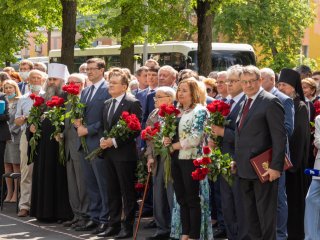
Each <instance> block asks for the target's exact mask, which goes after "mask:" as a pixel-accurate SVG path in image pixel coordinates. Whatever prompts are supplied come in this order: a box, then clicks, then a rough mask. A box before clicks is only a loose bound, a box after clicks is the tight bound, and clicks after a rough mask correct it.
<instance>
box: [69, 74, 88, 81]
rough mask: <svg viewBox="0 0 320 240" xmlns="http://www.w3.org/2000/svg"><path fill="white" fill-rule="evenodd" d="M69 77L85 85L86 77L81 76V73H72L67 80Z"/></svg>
mask: <svg viewBox="0 0 320 240" xmlns="http://www.w3.org/2000/svg"><path fill="white" fill-rule="evenodd" d="M70 77H74V78H76V79H78V80H79V81H81V82H82V83H85V82H86V76H84V75H83V74H81V73H72V74H71V75H70V76H69V77H68V80H69V78H70Z"/></svg>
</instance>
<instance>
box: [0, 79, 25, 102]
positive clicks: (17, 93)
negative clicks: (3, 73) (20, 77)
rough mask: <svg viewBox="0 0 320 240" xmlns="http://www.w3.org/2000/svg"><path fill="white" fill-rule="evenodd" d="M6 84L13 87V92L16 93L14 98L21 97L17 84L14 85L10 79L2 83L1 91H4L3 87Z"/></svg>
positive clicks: (14, 82)
mask: <svg viewBox="0 0 320 240" xmlns="http://www.w3.org/2000/svg"><path fill="white" fill-rule="evenodd" d="M6 84H9V85H11V86H13V87H14V90H15V92H16V98H19V97H21V92H20V89H19V87H18V84H17V83H16V81H14V80H11V79H8V80H5V81H4V82H3V86H2V87H3V89H4V87H5V85H6Z"/></svg>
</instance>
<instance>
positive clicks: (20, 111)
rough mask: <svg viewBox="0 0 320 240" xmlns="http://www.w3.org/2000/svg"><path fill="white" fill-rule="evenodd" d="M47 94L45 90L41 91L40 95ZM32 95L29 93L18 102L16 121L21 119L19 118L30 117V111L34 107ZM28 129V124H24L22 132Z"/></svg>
mask: <svg viewBox="0 0 320 240" xmlns="http://www.w3.org/2000/svg"><path fill="white" fill-rule="evenodd" d="M44 93H45V92H44V91H43V90H40V92H39V95H42V94H44ZM30 95H31V92H28V93H26V94H24V95H23V96H22V97H21V98H20V99H19V101H18V104H17V111H16V115H15V117H14V118H15V119H17V118H19V117H22V116H24V117H28V116H29V113H30V110H31V108H32V106H33V100H32V99H31V98H30V97H29V96H30ZM24 129H26V124H23V125H22V126H21V130H24Z"/></svg>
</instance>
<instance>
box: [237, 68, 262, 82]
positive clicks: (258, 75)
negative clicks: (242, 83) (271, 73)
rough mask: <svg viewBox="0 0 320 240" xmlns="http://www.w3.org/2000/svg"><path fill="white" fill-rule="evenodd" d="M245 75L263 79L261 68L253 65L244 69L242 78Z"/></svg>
mask: <svg viewBox="0 0 320 240" xmlns="http://www.w3.org/2000/svg"><path fill="white" fill-rule="evenodd" d="M245 74H250V75H256V78H257V79H260V78H261V73H260V70H259V68H257V67H256V66H253V65H248V66H245V67H243V68H242V73H241V75H240V76H242V75H245Z"/></svg>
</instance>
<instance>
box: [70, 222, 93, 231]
mask: <svg viewBox="0 0 320 240" xmlns="http://www.w3.org/2000/svg"><path fill="white" fill-rule="evenodd" d="M97 226H98V224H97V223H96V222H94V221H92V220H89V221H87V222H86V223H85V224H84V225H82V226H78V227H76V228H75V230H76V231H91V230H93V229H95V228H96V227H97Z"/></svg>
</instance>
